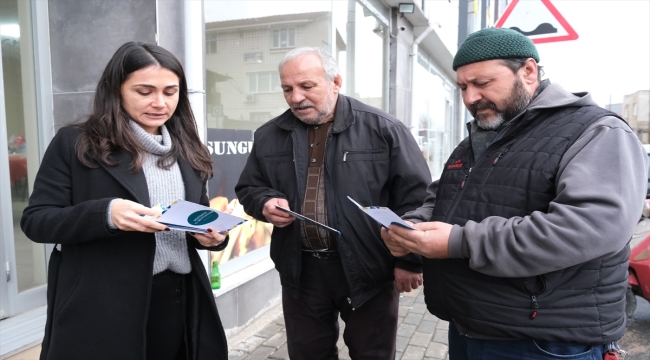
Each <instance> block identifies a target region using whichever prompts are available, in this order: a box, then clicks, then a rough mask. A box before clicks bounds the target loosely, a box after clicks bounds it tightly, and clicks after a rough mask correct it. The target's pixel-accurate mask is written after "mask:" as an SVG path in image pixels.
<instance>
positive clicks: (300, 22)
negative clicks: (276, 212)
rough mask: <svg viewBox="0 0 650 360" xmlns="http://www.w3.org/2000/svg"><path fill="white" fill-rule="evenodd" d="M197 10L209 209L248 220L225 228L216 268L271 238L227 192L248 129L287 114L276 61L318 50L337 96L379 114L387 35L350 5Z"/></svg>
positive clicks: (247, 144) (339, 0) (337, 1)
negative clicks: (333, 64)
mask: <svg viewBox="0 0 650 360" xmlns="http://www.w3.org/2000/svg"><path fill="white" fill-rule="evenodd" d="M204 9H205V32H206V62H205V63H206V101H207V109H208V113H207V126H208V140H207V142H208V147H209V149H210V151H211V154H212V160H213V161H214V168H215V176H214V178H213V179H212V180H210V182H209V184H208V186H209V195H210V198H211V206H213V207H214V208H216V209H224V208H225V207H226V206H228V205H229V204H230V205H231V206H233V207H234V208H235V210H234V212H233V213H234V214H235V215H238V216H242V217H246V218H248V219H250V220H251V221H248V222H247V223H245V224H243V225H242V226H239V227H238V228H236V229H234V230H233V231H231V233H230V243H229V245H228V248H227V249H226V250H225V251H223V252H218V253H217V252H215V253H213V260H216V261H219V262H220V263H223V262H226V261H228V260H230V259H234V258H237V257H240V256H242V255H244V254H246V253H249V252H251V251H253V250H255V249H258V248H260V247H263V246H265V245H268V244H269V243H270V240H271V237H270V236H271V232H272V230H273V229H272V226H271V225H270V224H267V223H263V222H258V221H255V220H253V219H252V218H251V217H249V216H248V215H246V214H245V213H244V211H243V208H242V206H241V205H239V203H238V201H237V199H236V198H235V192H234V187H235V184H236V183H237V180H238V179H239V174H240V173H241V170H242V169H243V167H244V164H245V162H246V159H247V158H248V154H249V153H250V150H251V148H252V145H253V143H252V141H253V132H254V131H255V129H257V128H258V127H259V126H261V125H262V124H264V123H266V122H267V121H269V120H271V119H272V118H274V117H276V116H278V115H280V114H282V113H284V112H285V111H286V110H287V104H286V102H285V100H284V97H283V95H282V89H281V87H280V76H279V74H278V70H277V66H278V63H279V62H280V60H282V58H283V57H284V55H285V54H286V53H287V52H288V51H291V50H292V49H295V48H297V47H301V46H312V47H320V48H323V49H325V50H327V51H329V52H330V53H332V55H333V56H334V57H335V58H336V59H337V60H338V63H339V66H340V68H341V75H342V77H343V89H342V93H344V94H348V95H349V96H353V97H355V98H357V99H360V100H361V101H364V102H366V103H368V104H369V105H372V106H375V107H378V108H380V109H385V106H384V100H385V97H384V91H385V89H386V87H385V86H386V81H385V77H386V76H385V61H386V59H385V55H384V53H385V45H384V44H385V42H386V41H385V40H386V38H385V37H386V36H387V31H386V29H385V26H384V25H383V24H381V23H380V22H378V21H377V19H376V18H375V17H374V16H373V14H372V13H371V12H369V11H368V10H367V9H366V10H365V11H364V7H363V6H361V5H360V4H358V3H357V2H356V1H354V0H334V1H291V0H289V1H273V2H271V1H265V0H257V1H245V0H236V1H222V0H219V1H212V0H206V1H205V2H204ZM350 9H351V10H350ZM355 44H356V45H355ZM346 84H347V85H346Z"/></svg>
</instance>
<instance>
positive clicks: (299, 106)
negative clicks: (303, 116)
mask: <svg viewBox="0 0 650 360" xmlns="http://www.w3.org/2000/svg"><path fill="white" fill-rule="evenodd" d="M291 107H292V108H293V109H295V110H299V109H304V108H309V107H315V105H314V104H313V103H311V102H309V101H307V100H303V101H301V102H299V103H297V104H293V105H292V106H291Z"/></svg>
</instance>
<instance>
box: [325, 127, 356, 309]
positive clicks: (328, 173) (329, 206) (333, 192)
mask: <svg viewBox="0 0 650 360" xmlns="http://www.w3.org/2000/svg"><path fill="white" fill-rule="evenodd" d="M331 131H332V130H331V129H330V131H329V132H328V134H327V138H326V139H325V161H324V165H325V173H326V176H327V177H326V180H328V181H325V192H326V193H327V194H331V195H328V196H325V199H326V203H327V222H328V224H329V225H330V226H331V227H333V228H336V227H337V226H336V221H334V222H333V223H332V222H330V216H331V215H330V214H336V213H337V212H336V211H335V212H332V211H331V210H332V209H334V210H336V209H335V208H336V202H334V203H332V199H336V190H335V189H334V187H333V186H332V183H333V182H332V175H331V171H330V167H329V163H330V161H328V159H330V158H331V157H332V156H331V155H330V154H331V153H332V150H331V147H330V146H329V145H330V142H331V139H332V133H331ZM348 152H349V151H346V152H345V153H344V154H343V161H345V158H346V155H347V154H348ZM327 185H330V186H329V187H328V186H327ZM329 188H331V190H330V189H329ZM339 230H340V229H339ZM330 236H333V237H334V240H335V241H336V242H337V244H336V245H337V246H340V244H339V243H338V241H339V239H340V238H342V237H343V235H335V234H330ZM341 254H342V253H341ZM341 260H343V256H341ZM342 268H343V274H344V275H345V280H346V281H347V282H348V284H350V285H352V284H353V283H352V281H350V275H349V274H348V271H347V270H346V268H345V266H343V267H342ZM349 289H350V294H349V295H348V303H349V304H350V306H351V307H352V310H353V311H354V310H355V308H356V307H355V305H354V304H353V303H352V286H349Z"/></svg>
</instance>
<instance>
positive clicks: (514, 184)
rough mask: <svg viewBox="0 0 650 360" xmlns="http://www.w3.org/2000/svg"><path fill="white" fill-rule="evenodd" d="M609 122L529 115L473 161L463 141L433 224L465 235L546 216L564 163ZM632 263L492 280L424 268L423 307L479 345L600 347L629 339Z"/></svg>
mask: <svg viewBox="0 0 650 360" xmlns="http://www.w3.org/2000/svg"><path fill="white" fill-rule="evenodd" d="M606 115H611V116H616V115H615V114H612V113H610V112H608V111H606V110H604V109H602V108H599V107H597V106H584V107H564V108H556V109H543V110H537V111H536V110H529V111H527V112H526V113H525V114H524V115H523V117H522V118H521V120H520V121H518V122H517V123H516V124H514V125H510V126H507V127H506V128H505V129H504V130H503V131H501V132H500V133H499V135H498V136H497V137H496V138H495V139H494V141H493V142H492V144H491V145H490V146H489V147H488V148H487V149H486V150H485V152H484V153H483V154H482V155H481V157H480V158H479V159H474V158H473V157H474V156H473V154H472V150H471V146H470V141H469V138H467V139H465V140H463V141H462V142H461V143H460V145H459V146H458V147H457V148H456V149H455V150H454V152H453V154H452V155H451V156H450V158H449V160H448V162H447V164H445V169H444V171H443V173H442V175H441V178H440V186H439V188H438V193H437V199H436V205H435V208H434V211H433V215H432V218H431V221H443V222H446V223H450V224H458V225H461V226H462V225H464V224H465V223H466V222H467V221H468V220H472V221H475V222H480V221H481V220H483V219H485V218H486V217H488V216H501V217H504V218H511V217H513V216H521V217H523V216H526V215H530V214H531V213H532V212H533V211H541V212H547V210H548V207H549V203H550V202H551V201H552V200H553V199H554V198H555V181H556V174H557V172H558V168H559V164H560V160H561V159H562V156H563V155H564V153H565V152H566V151H567V149H568V148H569V147H570V146H571V145H572V144H573V143H574V142H575V141H576V140H577V138H578V137H579V136H580V135H581V134H582V133H583V131H584V130H585V129H586V128H587V127H588V126H589V125H591V124H592V123H594V122H595V121H597V120H598V119H600V118H602V117H603V116H606ZM558 241H561V240H558ZM628 257H629V246H627V247H626V248H625V249H624V250H622V251H621V252H619V253H618V254H616V255H615V256H613V257H611V258H608V259H605V260H598V261H591V262H587V263H583V264H580V265H576V266H573V267H570V268H567V269H563V270H559V271H554V272H551V273H547V274H543V275H540V276H536V277H530V278H521V277H520V278H498V277H493V276H488V275H485V274H482V273H479V272H476V271H474V270H472V269H470V267H469V261H468V260H467V259H446V260H431V259H424V284H425V286H424V294H425V301H426V304H427V308H428V309H429V311H430V312H431V313H432V314H434V315H436V316H438V317H440V318H442V319H445V320H452V321H454V322H456V323H457V324H459V325H460V326H461V327H462V328H464V329H467V330H469V331H470V332H473V333H478V334H483V335H485V336H490V337H497V338H509V339H512V338H531V339H538V340H552V341H570V342H577V343H583V344H603V343H607V342H611V341H614V340H618V339H620V338H621V336H622V335H623V332H624V330H625V316H624V308H625V301H624V298H625V289H626V287H627V267H628V263H627V260H628Z"/></svg>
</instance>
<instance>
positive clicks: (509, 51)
mask: <svg viewBox="0 0 650 360" xmlns="http://www.w3.org/2000/svg"><path fill="white" fill-rule="evenodd" d="M539 60H540V59H539V55H538V53H537V49H536V48H535V45H533V43H532V42H531V41H530V39H528V38H527V37H525V36H524V35H522V34H520V33H518V32H516V31H513V30H510V29H495V28H488V29H483V30H480V31H478V32H476V33H473V34H471V35H470V36H469V37H468V38H467V40H466V41H465V42H464V43H463V44H462V46H461V47H460V49H459V50H458V52H457V54H456V56H455V58H454V65H453V67H454V70H456V75H457V82H458V86H459V87H460V89H461V91H462V96H463V101H464V102H465V106H466V107H467V108H468V109H469V110H470V112H471V114H472V115H473V116H474V121H472V122H470V123H469V126H468V130H469V133H470V135H469V137H468V138H466V139H465V140H463V141H462V142H461V143H460V145H458V147H457V148H456V149H455V150H454V152H453V153H452V155H451V157H450V158H449V160H448V162H447V165H446V166H445V169H444V171H443V173H442V175H441V177H440V180H438V181H436V182H434V183H432V184H431V186H430V191H431V192H432V193H433V194H435V195H432V196H431V197H430V198H428V199H427V200H426V201H425V203H424V205H423V206H422V207H420V208H419V209H418V210H417V211H415V212H413V213H410V214H408V215H407V216H405V218H406V219H409V220H411V221H413V222H416V223H417V224H416V225H415V227H416V229H417V230H405V229H402V228H399V227H396V226H391V227H390V230H388V231H382V236H383V238H384V240H385V241H386V244H387V246H388V247H389V248H390V249H391V252H392V253H393V254H394V255H395V256H403V255H406V254H409V253H411V252H412V253H416V254H421V255H423V256H424V257H425V258H426V259H424V260H423V264H424V281H425V285H424V295H425V301H426V304H427V308H428V309H429V311H430V312H431V313H432V314H434V315H436V316H438V317H439V318H441V319H445V320H449V321H450V322H451V324H450V327H449V355H450V359H451V360H464V359H472V360H491V359H500V360H503V359H513V360H514V359H527V360H537V359H602V358H603V355H604V354H606V353H608V352H609V353H610V356H612V357H610V358H612V359H613V356H615V354H616V351H615V348H616V341H617V340H618V339H620V338H621V336H622V335H623V332H624V331H625V313H624V310H625V291H626V288H627V269H628V262H627V261H628V257H629V255H630V248H629V245H628V241H629V239H630V237H631V235H632V232H633V230H634V227H635V225H636V222H637V220H638V218H639V215H640V213H641V209H642V205H643V200H644V198H645V193H646V181H647V176H646V174H647V170H646V169H647V156H646V154H645V151H644V150H643V148H642V147H641V144H640V142H639V140H638V138H637V137H636V134H635V133H634V131H633V130H632V129H631V128H630V127H629V126H628V125H627V123H625V121H624V120H623V119H621V118H620V117H618V116H617V115H615V114H613V113H611V112H609V111H606V110H604V109H602V108H600V107H598V105H597V104H596V103H594V101H593V100H592V99H591V96H590V95H589V94H587V93H576V94H572V93H570V92H568V91H566V90H564V89H563V88H562V87H560V86H559V85H557V84H554V83H551V82H550V81H549V80H543V81H541V66H538V64H537V63H538V62H539Z"/></svg>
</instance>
